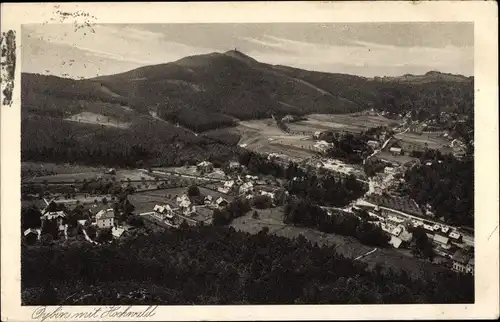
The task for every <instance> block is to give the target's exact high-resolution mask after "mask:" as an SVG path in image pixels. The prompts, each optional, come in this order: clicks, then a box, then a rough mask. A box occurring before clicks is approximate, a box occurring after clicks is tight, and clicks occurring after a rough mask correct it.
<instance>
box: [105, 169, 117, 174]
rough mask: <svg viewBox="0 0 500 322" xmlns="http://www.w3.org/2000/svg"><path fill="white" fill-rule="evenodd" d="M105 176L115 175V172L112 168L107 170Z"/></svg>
mask: <svg viewBox="0 0 500 322" xmlns="http://www.w3.org/2000/svg"><path fill="white" fill-rule="evenodd" d="M105 173H106V174H116V170H115V169H114V168H109V169H107V170H106V172H105Z"/></svg>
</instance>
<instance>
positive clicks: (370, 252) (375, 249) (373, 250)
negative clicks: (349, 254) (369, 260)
mask: <svg viewBox="0 0 500 322" xmlns="http://www.w3.org/2000/svg"><path fill="white" fill-rule="evenodd" d="M377 249H378V248H374V249H372V250H371V251H369V252H368V253H366V254H363V255H360V256H358V257H356V258H355V259H354V260H355V261H357V260H359V259H361V258H363V257H366V256H368V255H370V254H373V253H375V252H376V251H377Z"/></svg>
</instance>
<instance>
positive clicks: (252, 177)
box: [245, 174, 259, 181]
mask: <svg viewBox="0 0 500 322" xmlns="http://www.w3.org/2000/svg"><path fill="white" fill-rule="evenodd" d="M245 178H246V179H247V180H253V181H255V180H258V179H259V177H258V176H251V175H249V174H247V175H246V176H245Z"/></svg>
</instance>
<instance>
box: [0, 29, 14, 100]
mask: <svg viewBox="0 0 500 322" xmlns="http://www.w3.org/2000/svg"><path fill="white" fill-rule="evenodd" d="M1 44H2V45H1V48H2V56H1V83H2V106H11V105H12V93H13V92H14V80H15V70H16V32H15V31H14V30H9V31H7V32H2V35H1Z"/></svg>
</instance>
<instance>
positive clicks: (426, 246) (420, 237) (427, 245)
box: [412, 227, 434, 261]
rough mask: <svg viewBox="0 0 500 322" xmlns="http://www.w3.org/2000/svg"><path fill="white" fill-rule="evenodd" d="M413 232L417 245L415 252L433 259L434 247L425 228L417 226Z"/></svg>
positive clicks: (415, 245) (415, 244)
mask: <svg viewBox="0 0 500 322" xmlns="http://www.w3.org/2000/svg"><path fill="white" fill-rule="evenodd" d="M412 233H413V240H414V247H415V248H414V253H415V254H417V255H419V256H422V257H424V258H428V259H429V260H431V261H432V259H433V258H434V249H433V247H432V243H431V241H430V240H429V238H428V237H427V234H426V233H425V230H424V229H423V228H422V227H415V228H414V229H413V230H412Z"/></svg>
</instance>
